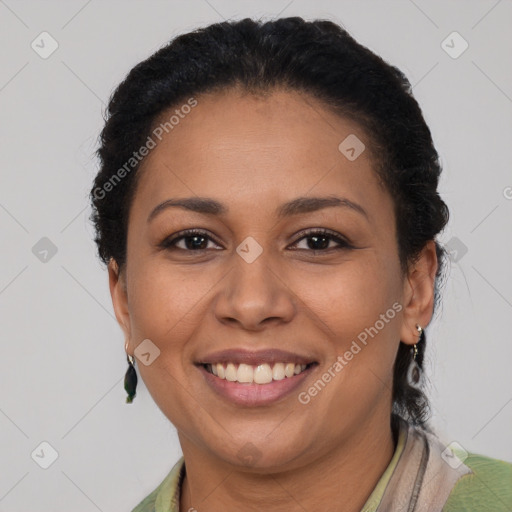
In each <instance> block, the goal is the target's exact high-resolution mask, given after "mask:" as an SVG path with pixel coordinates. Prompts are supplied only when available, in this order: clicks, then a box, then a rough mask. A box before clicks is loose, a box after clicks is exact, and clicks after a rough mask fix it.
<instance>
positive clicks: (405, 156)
mask: <svg viewBox="0 0 512 512" xmlns="http://www.w3.org/2000/svg"><path fill="white" fill-rule="evenodd" d="M235 87H240V88H241V89H242V90H244V91H246V92H248V93H253V94H258V93H268V92H271V91H272V89H275V88H284V89H286V90H293V91H300V92H305V93H308V94H309V95H311V96H312V97H314V98H316V99H318V100H320V101H321V102H322V103H323V104H324V105H325V107H326V108H328V109H330V110H331V111H333V112H335V113H337V114H339V115H340V116H345V117H347V118H350V119H352V120H354V121H356V122H357V123H358V125H359V126H361V127H362V129H363V130H365V132H366V134H367V135H368V137H369V140H370V141H371V144H370V145H369V146H371V147H370V148H368V149H369V150H370V151H371V155H372V156H373V160H374V162H375V166H374V167H375V172H376V173H377V176H378V178H380V183H381V186H383V187H384V188H385V190H387V191H388V192H389V193H390V195H391V197H392V198H393V201H394V213H395V218H396V231H397V244H398V253H399V259H400V266H401V269H402V275H403V276H405V275H406V273H407V271H408V269H409V268H410V265H411V264H413V263H414V262H415V261H416V260H417V258H418V256H419V254H420V252H421V250H422V249H423V248H424V247H425V244H426V243H427V242H428V241H430V240H435V237H436V235H437V234H438V233H440V232H441V231H442V230H443V229H444V227H445V225H446V224H447V222H448V219H449V211H448V207H447V206H446V204H445V203H444V201H443V200H442V199H441V197H440V196H439V194H438V192H437V186H438V181H439V176H440V173H441V166H440V162H439V157H438V154H437V152H436V149H435V148H434V145H433V141H432V137H431V133H430V130H429V128H428V126H427V125H426V123H425V120H424V118H423V115H422V112H421V109H420V107H419V106H418V103H417V102H416V100H415V99H414V97H413V96H412V91H411V85H410V83H409V81H408V80H407V78H406V77H405V76H404V74H403V73H402V72H401V71H400V70H399V69H397V68H396V67H394V66H392V65H390V64H388V63H386V62H385V61H384V60H383V59H382V58H380V57H379V56H377V55H375V54H374V53H372V52H371V51H370V50H369V49H367V48H366V47H364V46H362V45H360V44H359V43H357V42H356V41H355V40H354V39H353V38H352V37H351V36H350V35H349V34H348V33H347V32H346V31H345V30H344V29H343V28H341V27H340V26H338V25H337V24H335V23H333V22H331V21H325V20H315V21H305V20H303V19H302V18H300V17H291V18H281V19H276V20H273V21H267V22H263V21H255V20H252V19H249V18H246V19H243V20H240V21H229V22H223V23H216V24H212V25H210V26H207V27H204V28H201V29H198V30H195V31H193V32H190V33H187V34H183V35H180V36H179V37H176V38H175V39H173V40H172V41H171V42H169V43H168V44H167V45H165V46H164V47H162V48H161V49H160V50H158V51H157V52H156V53H154V54H153V55H152V56H150V57H149V58H148V59H146V60H144V61H143V62H141V63H139V64H137V65H136V66H135V67H134V68H133V69H132V70H131V71H130V72H129V73H128V75H127V77H126V78H125V79H124V81H123V82H122V83H121V84H120V85H119V86H118V87H117V89H116V90H115V91H114V93H113V95H112V96H111V98H110V102H109V105H108V108H107V112H106V116H105V117H106V119H105V126H104V128H103V130H102V132H101V135H100V146H99V149H98V151H97V154H98V156H99V160H100V164H101V167H100V170H99V172H98V174H97V176H96V178H95V180H94V184H93V187H92V189H91V193H90V198H91V203H92V209H93V212H92V215H91V220H92V222H93V224H94V227H95V230H96V238H95V241H96V243H97V246H98V252H99V256H100V258H101V259H102V261H103V262H104V263H108V262H109V261H110V259H111V258H112V259H113V260H115V261H116V263H117V264H118V266H119V268H120V269H121V270H122V269H123V268H124V265H125V261H126V239H127V228H128V226H127V224H128V212H129V209H130V204H131V202H132V198H133V195H134V192H135V189H136V183H137V177H138V173H137V169H138V168H139V167H140V164H139V163H138V161H134V160H133V155H134V151H135V150H137V149H138V148H140V147H143V146H144V144H145V143H146V141H148V140H149V139H148V136H149V134H150V133H151V130H152V129H153V127H154V126H155V123H156V122H157V120H158V119H159V118H160V117H161V116H162V114H164V113H165V112H167V111H168V110H169V109H170V108H171V107H176V106H177V105H180V104H182V103H185V104H186V103H187V101H188V103H190V98H191V97H192V96H193V95H199V94H201V93H211V92H215V91H219V90H226V89H228V88H235ZM194 101H195V100H194ZM176 113H178V111H176ZM128 161H130V162H131V166H132V169H129V168H127V166H126V162H128ZM123 169H124V172H122V170H123ZM139 174H140V173H139ZM121 178H122V179H121ZM107 192H108V194H107ZM435 244H436V253H437V258H438V269H437V274H436V279H435V298H434V310H435V309H436V307H437V305H438V303H439V298H440V294H439V284H440V283H439V281H440V278H441V277H442V276H443V274H442V270H443V267H444V261H445V258H446V251H445V249H444V248H443V247H442V246H441V245H440V244H439V243H438V242H437V241H435ZM425 345H426V338H425V331H423V333H422V335H421V338H420V341H419V343H418V345H417V348H418V355H417V358H416V361H417V362H418V364H419V366H420V368H422V366H423V359H424V352H425ZM411 359H412V351H411V348H410V347H409V346H408V345H406V344H404V343H402V342H401V343H400V345H399V349H398V353H397V356H396V361H395V366H394V381H393V393H392V396H393V411H392V417H391V422H392V425H393V429H394V430H395V428H396V424H397V421H398V417H400V416H401V417H403V418H404V419H406V420H408V421H410V422H412V423H413V424H416V425H419V426H422V427H424V428H427V429H428V428H429V427H428V424H427V420H428V418H429V416H430V407H429V402H428V399H427V397H426V395H425V393H424V391H423V390H422V389H421V387H419V386H411V385H410V384H409V381H408V379H407V369H408V368H409V365H410V363H411Z"/></svg>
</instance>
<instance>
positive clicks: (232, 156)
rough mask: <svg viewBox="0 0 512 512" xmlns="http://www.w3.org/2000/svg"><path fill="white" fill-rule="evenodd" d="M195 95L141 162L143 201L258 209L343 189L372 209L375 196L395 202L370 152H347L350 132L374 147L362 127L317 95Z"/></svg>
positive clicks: (281, 92)
mask: <svg viewBox="0 0 512 512" xmlns="http://www.w3.org/2000/svg"><path fill="white" fill-rule="evenodd" d="M195 99H196V101H197V105H196V106H195V107H194V108H192V109H184V110H186V111H188V113H187V114H184V113H183V112H181V116H180V117H179V121H178V122H177V123H176V124H173V125H172V129H170V128H169V126H168V130H167V131H165V130H164V132H163V134H162V136H161V140H156V142H157V145H156V147H155V148H154V149H152V150H151V152H150V153H149V155H148V156H147V157H146V158H145V159H144V161H143V162H142V165H141V168H140V170H139V172H141V176H140V180H139V184H138V190H137V194H136V197H139V198H140V199H141V200H142V201H146V202H147V201H149V202H150V203H151V204H152V205H153V206H154V204H156V203H158V202H159V201H164V200H166V199H167V198H168V197H185V196H187V197H188V196H192V195H198V196H210V197H217V198H219V199H221V200H226V201H229V202H230V203H232V204H239V206H240V207H244V206H246V205H247V204H250V205H252V207H253V208H254V207H256V206H257V205H258V204H259V205H267V203H268V202H269V201H271V202H273V203H274V204H277V202H278V203H281V202H284V200H286V199H289V198H292V197H295V196H304V195H308V194H312V195H325V194H326V193H333V192H339V194H340V195H344V196H346V197H349V196H350V197H349V199H352V200H354V201H356V202H359V203H365V204H367V205H368V208H366V207H365V208H366V209H367V210H370V214H371V210H372V206H371V204H372V203H373V206H374V207H378V206H379V205H380V206H386V204H384V205H383V204H382V203H383V202H384V203H386V202H387V203H388V204H387V206H389V200H390V198H389V197H387V198H386V197H385V196H386V194H385V193H384V191H383V189H381V187H380V186H379V185H378V177H377V174H376V173H375V172H374V169H373V167H374V162H373V161H372V158H371V156H370V151H369V150H366V149H365V150H363V151H362V153H361V154H360V155H359V156H358V157H357V158H356V159H355V160H350V159H348V158H347V156H346V155H345V154H344V153H343V152H342V151H340V148H339V147H340V143H342V142H343V141H345V140H347V137H348V138H349V139H348V140H349V141H350V140H352V139H351V137H352V138H353V137H357V139H358V140H360V141H361V142H362V143H363V144H364V145H365V146H366V147H367V148H369V146H370V141H369V139H368V138H367V136H366V134H365V133H364V131H363V129H362V128H361V127H360V126H359V125H358V124H357V123H356V122H354V121H351V120H349V119H346V118H342V117H340V116H338V115H336V114H334V113H333V112H330V111H328V110H327V109H325V107H324V106H323V105H322V104H321V103H320V102H318V101H317V100H316V99H314V98H313V97H311V96H309V95H306V94H305V93H300V92H295V91H285V90H276V91H274V92H272V93H271V94H267V95H265V96H263V95H253V94H248V93H241V92H240V91H236V90H235V91H233V90H230V91H224V92H221V93H214V94H204V95H199V96H197V97H196V98H195ZM179 109H180V106H179V105H177V106H175V107H173V108H172V109H170V110H169V111H167V112H165V113H164V114H163V115H162V116H161V117H160V118H159V119H158V121H157V122H156V123H155V126H164V125H163V123H165V122H166V121H168V120H169V119H170V117H171V116H172V115H173V114H174V113H175V112H176V110H179ZM175 118H176V119H175V121H176V120H177V117H176V116H175ZM153 132H154V130H153ZM167 132H168V133H167ZM359 149H360V148H359Z"/></svg>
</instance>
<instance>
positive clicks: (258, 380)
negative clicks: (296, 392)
mask: <svg viewBox="0 0 512 512" xmlns="http://www.w3.org/2000/svg"><path fill="white" fill-rule="evenodd" d="M316 364H317V363H316V362H313V363H309V364H295V363H284V362H278V363H274V364H267V363H263V364H258V365H249V364H244V363H240V364H236V363H216V364H211V363H203V364H202V365H201V366H203V368H205V370H206V371H207V372H209V373H211V374H213V375H215V376H216V377H217V378H219V379H221V380H227V381H229V382H238V383H240V384H270V383H271V382H273V381H281V380H284V379H289V378H292V377H294V376H295V375H299V374H301V373H303V372H304V371H306V370H308V369H309V368H311V367H312V366H315V365H316Z"/></svg>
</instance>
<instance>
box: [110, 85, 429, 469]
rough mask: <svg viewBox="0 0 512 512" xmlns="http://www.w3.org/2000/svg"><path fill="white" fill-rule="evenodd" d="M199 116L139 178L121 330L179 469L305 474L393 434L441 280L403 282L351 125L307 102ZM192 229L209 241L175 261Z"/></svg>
mask: <svg viewBox="0 0 512 512" xmlns="http://www.w3.org/2000/svg"><path fill="white" fill-rule="evenodd" d="M197 102H198V103H197V106H195V107H194V108H193V109H192V110H191V112H190V113H189V114H188V115H186V116H183V118H182V119H180V121H179V123H178V124H176V125H175V126H174V128H173V129H172V130H170V131H169V133H168V134H167V135H166V136H165V137H164V138H163V139H162V141H161V142H159V143H158V145H157V147H156V148H154V149H152V150H151V152H150V154H149V155H148V156H147V157H146V158H145V160H144V161H143V163H142V168H141V170H140V172H142V174H141V176H140V178H141V179H140V181H139V184H138V187H137V191H136V194H135V196H134V200H133V203H132V206H131V210H130V216H129V227H128V240H127V264H126V268H125V271H123V272H122V274H121V279H120V280H118V279H117V276H116V273H115V268H114V266H113V265H111V266H110V267H109V272H110V280H111V291H112V296H113V300H114V306H115V310H116V314H117V317H118V319H119V321H120V323H121V325H122V327H123V330H124V332H125V334H126V338H127V340H128V343H129V345H128V352H129V353H131V354H133V353H134V351H135V355H136V356H137V367H138V371H139V373H140V375H141V376H142V378H143V380H144V382H145V384H146V386H147V388H148V390H149V392H150V393H151V395H152V397H153V398H154V400H155V402H156V403H157V404H158V406H159V407H160V409H161V410H162V412H163V413H164V414H165V415H166V416H167V417H168V418H169V420H170V421H171V422H172V423H173V424H174V425H175V426H176V428H177V430H178V433H179V436H180V440H181V442H182V447H183V449H184V451H185V449H186V448H185V447H188V448H187V449H190V450H196V451H197V450H199V451H201V452H202V453H203V454H204V456H205V457H211V458H213V459H217V460H219V459H220V460H222V461H224V462H226V463H231V464H238V465H242V464H246V465H249V466H253V467H254V468H255V470H258V469H261V470H262V471H263V470H264V469H266V470H268V469H269V468H284V467H289V468H291V467H294V466H299V465H300V464H305V463H307V462H309V461H311V460H312V459H314V458H315V457H319V456H321V455H322V454H324V455H325V454H327V453H329V452H330V451H332V450H333V447H335V446H341V445H343V443H344V442H345V441H346V440H349V439H352V440H355V439H357V436H358V435H360V434H361V435H362V433H363V432H366V433H368V432H370V431H371V429H372V428H375V427H376V426H377V425H378V426H382V424H386V425H389V415H390V410H391V389H392V376H393V362H394V360H395V356H396V352H397V349H398V345H399V341H400V339H401V340H402V341H404V342H405V343H409V344H413V343H415V342H416V341H417V339H418V334H417V332H416V329H415V328H414V326H415V324H416V323H419V324H420V325H423V326H425V325H426V324H427V323H428V322H429V321H430V318H431V313H432V311H431V307H432V295H433V275H434V273H435V268H434V267H433V266H432V267H431V268H430V270H431V271H430V272H429V273H428V274H427V273H423V275H418V277H415V276H412V278H411V279H409V278H406V279H402V278H401V274H400V265H399V259H398V246H397V237H396V232H395V218H394V213H393V202H392V199H391V197H390V196H389V194H388V193H387V192H386V191H385V190H384V189H383V188H381V187H380V186H379V183H378V180H377V175H376V174H375V172H374V170H373V169H372V167H373V166H374V162H373V161H372V160H371V158H370V151H369V146H370V141H369V140H368V139H367V137H366V135H365V133H364V132H363V131H362V129H361V128H360V127H359V126H358V125H357V124H355V123H353V122H350V121H348V120H347V119H343V118H340V117H338V116H336V115H334V114H333V113H330V112H329V111H327V110H326V109H325V108H324V107H323V106H322V105H321V104H320V103H318V102H317V101H316V100H314V99H313V98H311V97H309V96H306V95H303V94H299V93H296V92H284V91H275V92H274V93H272V94H271V95H270V96H268V97H267V98H262V97H255V96H252V95H244V96H241V95H239V94H238V93H236V92H235V91H229V92H224V93H218V94H212V95H203V96H198V97H197ZM173 110H174V109H173ZM172 113H173V112H170V113H169V115H166V116H163V118H165V119H168V118H169V117H170V115H171V114H172ZM164 133H165V132H164ZM354 136H356V137H357V138H358V139H359V140H360V141H361V142H362V143H363V144H365V145H366V146H367V149H365V150H363V151H362V152H361V149H362V146H358V145H357V144H355V142H354V141H356V142H357V140H356V139H355V138H354ZM347 137H349V139H348V140H347V141H346V142H345V143H344V144H342V146H341V149H339V146H340V143H342V141H344V140H345V139H347ZM358 144H359V143H358ZM351 148H354V150H353V151H352V150H351ZM358 153H360V154H359V155H358ZM205 198H208V200H211V201H215V202H216V204H217V203H218V205H219V206H215V207H214V206H212V205H209V206H208V205H206V206H205V205H204V204H203V203H201V202H200V201H199V200H200V199H201V200H204V199H205ZM299 198H302V200H299ZM320 198H329V199H330V201H331V202H329V203H328V202H326V201H325V199H322V201H323V202H322V201H320V200H319V199H320ZM335 198H338V199H337V201H338V203H337V204H335V202H334V201H333V199H335ZM184 199H187V200H188V201H189V207H188V208H187V207H184V206H182V207H179V206H171V204H170V203H167V205H166V206H161V205H162V204H163V203H165V202H166V201H170V200H173V201H176V200H184ZM288 203H291V205H288V207H285V206H284V205H285V204H288ZM194 205H195V206H196V207H197V208H195V207H194ZM200 205H203V206H204V208H202V209H203V211H197V210H201V208H199V206H200ZM159 206H160V207H159ZM157 207H159V208H157ZM155 209H156V210H155ZM187 229H193V230H199V231H201V233H199V234H197V233H196V234H192V235H190V234H189V235H188V238H179V239H177V240H175V242H174V244H172V243H170V242H169V243H168V244H167V246H166V245H165V243H164V242H165V241H166V240H168V241H169V240H170V239H171V238H173V237H174V236H175V235H176V234H177V233H178V232H181V231H183V230H187ZM319 230H328V234H322V233H320V234H318V233H316V235H315V232H318V231H319ZM331 235H332V236H331ZM336 237H337V238H338V239H339V240H337V239H336ZM428 247H429V249H430V252H429V254H430V255H432V254H433V250H434V249H433V245H430V244H429V246H428ZM315 249H316V250H315ZM434 258H435V255H434ZM431 261H432V257H431ZM425 278H427V279H425ZM124 284H125V285H126V292H125V289H124ZM143 340H150V341H145V342H144V343H145V344H144V345H140V347H139V344H140V343H141V342H142V341H143ZM137 347H139V350H137ZM225 351H229V352H225ZM277 351H280V352H277ZM141 353H142V354H145V355H142V354H141ZM145 363H149V364H145ZM202 363H203V364H211V365H215V369H214V371H216V373H217V375H214V374H213V373H210V371H209V368H210V367H205V366H204V365H203V364H202ZM228 363H232V364H230V367H229V368H228V366H227V365H228ZM291 363H294V364H295V363H297V364H302V365H306V369H305V370H304V371H301V373H298V374H295V371H300V370H302V369H303V368H304V366H291V365H290V366H288V370H287V368H286V365H287V364H291ZM217 364H222V367H223V368H225V372H226V373H227V375H225V376H224V378H221V375H219V373H220V374H222V370H221V369H218V370H217V368H218V366H217ZM239 364H243V365H244V366H242V367H241V368H239ZM246 364H247V365H248V367H246V366H245V365H246ZM286 371H288V372H289V373H286ZM292 373H293V376H290V375H291V374H292ZM283 374H284V375H283ZM286 375H288V376H286ZM226 377H227V378H226ZM233 379H237V380H235V381H233ZM238 379H239V380H240V381H248V382H239V380H238ZM254 379H256V380H257V382H252V383H250V382H251V381H253V380H254ZM269 379H271V381H270V382H268V381H269ZM258 382H261V383H258ZM383 422H384V423H383ZM366 435H368V434H366Z"/></svg>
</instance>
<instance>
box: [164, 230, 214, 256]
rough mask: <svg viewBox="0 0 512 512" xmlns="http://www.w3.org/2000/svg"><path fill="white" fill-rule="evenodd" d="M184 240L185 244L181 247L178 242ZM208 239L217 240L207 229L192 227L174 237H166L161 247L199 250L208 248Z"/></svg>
mask: <svg viewBox="0 0 512 512" xmlns="http://www.w3.org/2000/svg"><path fill="white" fill-rule="evenodd" d="M182 240H183V241H184V243H183V246H182V247H179V246H178V243H180V242H181V241H182ZM208 241H212V242H215V241H214V240H213V239H212V238H211V237H210V236H208V234H207V233H206V232H205V231H199V230H194V229H190V230H186V231H181V232H180V233H177V234H176V235H174V236H173V237H169V238H166V239H165V240H164V241H163V242H162V243H161V244H160V247H162V248H164V249H169V250H173V249H179V250H182V251H191V252H199V251H206V250H207V249H208ZM215 243H216V242H215Z"/></svg>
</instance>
